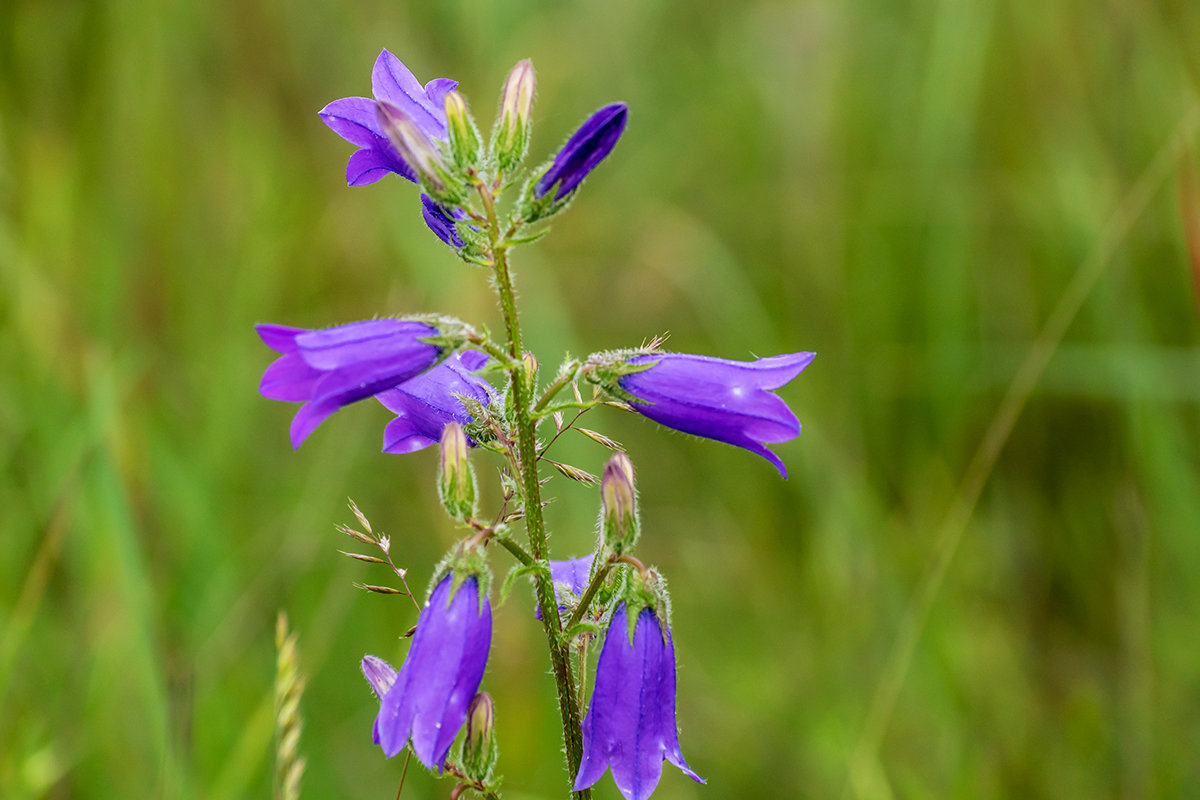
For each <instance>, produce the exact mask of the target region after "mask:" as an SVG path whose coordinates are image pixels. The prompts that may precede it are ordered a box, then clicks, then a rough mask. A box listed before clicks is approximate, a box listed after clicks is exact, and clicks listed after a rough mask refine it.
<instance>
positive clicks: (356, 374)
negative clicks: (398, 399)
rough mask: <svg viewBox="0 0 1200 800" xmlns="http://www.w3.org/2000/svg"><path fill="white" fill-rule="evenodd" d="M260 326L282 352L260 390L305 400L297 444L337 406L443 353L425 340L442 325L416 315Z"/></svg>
mask: <svg viewBox="0 0 1200 800" xmlns="http://www.w3.org/2000/svg"><path fill="white" fill-rule="evenodd" d="M255 330H257V331H258V335H259V336H260V337H261V338H262V340H263V342H264V343H265V344H266V345H267V347H270V348H271V349H272V350H274V351H275V352H277V353H282V354H283V355H282V356H281V357H280V358H277V359H276V360H275V361H274V362H273V363H272V364H271V365H270V366H269V367H267V369H266V371H265V372H264V373H263V377H262V382H261V383H260V384H259V387H258V390H259V392H260V393H261V394H262V395H263V396H264V397H268V398H270V399H272V400H283V401H285V402H290V403H304V405H303V406H302V407H301V408H300V410H299V411H297V412H296V416H295V417H293V418H292V425H291V439H292V447H299V446H300V443H301V442H303V441H304V440H305V439H306V438H307V437H308V435H309V434H310V433H312V432H313V430H315V429H316V427H317V426H318V425H320V424H321V423H322V422H323V421H324V420H325V419H326V418H327V417H328V416H329V415H330V414H332V413H333V412H334V411H337V410H338V409H339V408H341V407H342V406H345V405H349V404H350V403H353V402H355V401H357V400H362V399H364V398H367V397H370V396H371V395H374V394H378V393H379V392H382V391H384V390H386V389H391V388H392V387H394V386H396V385H398V384H401V383H404V382H405V381H407V380H409V379H410V378H413V377H415V376H417V375H419V374H421V373H422V372H424V371H425V370H427V369H429V368H430V367H431V366H433V365H434V364H435V363H437V360H438V358H440V357H441V353H442V350H441V348H440V347H437V346H436V345H432V344H429V343H428V342H423V341H421V339H422V338H425V337H430V336H437V335H438V333H439V331H438V330H437V328H434V327H432V326H430V325H426V324H425V323H423V322H415V321H412V320H399V319H373V320H367V321H365V322H351V323H349V324H348V325H338V326H337V327H333V328H322V329H320V330H306V329H304V328H292V327H288V326H286V325H258V326H256V327H255Z"/></svg>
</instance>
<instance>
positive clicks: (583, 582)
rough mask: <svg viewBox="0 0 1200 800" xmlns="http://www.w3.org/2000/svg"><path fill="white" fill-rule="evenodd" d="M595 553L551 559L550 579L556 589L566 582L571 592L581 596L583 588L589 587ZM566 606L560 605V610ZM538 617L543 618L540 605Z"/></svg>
mask: <svg viewBox="0 0 1200 800" xmlns="http://www.w3.org/2000/svg"><path fill="white" fill-rule="evenodd" d="M593 558H595V556H594V555H591V556H583V557H582V558H569V559H567V560H566V561H551V562H550V580H551V581H552V582H553V583H554V589H555V591H557V590H558V587H559V585H560V584H565V585H566V586H567V588H568V589H569V590H570V592H571V594H573V595H575V596H576V597H579V596H580V595H582V594H583V590H584V589H586V588H587V585H588V579H589V578H590V577H591V575H592V559H593ZM565 609H566V606H562V605H560V606H559V607H558V610H559V611H560V612H562V611H564V610H565ZM535 613H536V616H537V618H538V619H541V618H542V609H541V607H540V606H539V607H538V608H537V609H536V612H535Z"/></svg>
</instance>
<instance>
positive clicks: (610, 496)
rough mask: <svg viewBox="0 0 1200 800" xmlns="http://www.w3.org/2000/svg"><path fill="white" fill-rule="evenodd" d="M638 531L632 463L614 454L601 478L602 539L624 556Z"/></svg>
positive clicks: (627, 457) (636, 536)
mask: <svg viewBox="0 0 1200 800" xmlns="http://www.w3.org/2000/svg"><path fill="white" fill-rule="evenodd" d="M640 530H641V523H640V522H639V521H638V513H637V496H636V494H635V493H634V484H633V462H632V461H630V460H629V456H627V455H625V454H624V453H617V454H616V455H614V456H613V457H612V458H610V459H609V460H608V463H607V464H605V465H604V475H603V477H601V478H600V531H601V536H602V537H603V539H604V544H605V545H606V546H608V547H609V548H610V549H611V550H612V551H613V552H615V553H625V552H628V551H629V550H631V549H633V545H634V544H635V543H636V542H637V538H638V533H639V532H640Z"/></svg>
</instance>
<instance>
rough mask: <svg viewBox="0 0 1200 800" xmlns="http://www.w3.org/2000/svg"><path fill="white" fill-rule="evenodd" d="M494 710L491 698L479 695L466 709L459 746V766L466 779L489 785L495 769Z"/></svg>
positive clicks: (484, 694) (486, 694) (483, 694)
mask: <svg viewBox="0 0 1200 800" xmlns="http://www.w3.org/2000/svg"><path fill="white" fill-rule="evenodd" d="M495 728H496V707H495V704H494V703H493V702H492V696H491V695H490V694H488V693H487V692H480V693H479V694H477V695H475V697H474V698H472V700H471V703H470V705H468V706H467V733H466V736H465V737H464V738H463V743H462V767H463V772H465V773H466V774H467V777H469V778H471V779H473V780H477V781H483V782H484V783H485V784H486V783H489V782H490V781H491V778H492V769H493V768H494V767H495V766H496V756H497V753H498V748H497V746H496V731H495Z"/></svg>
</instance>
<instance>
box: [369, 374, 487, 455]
mask: <svg viewBox="0 0 1200 800" xmlns="http://www.w3.org/2000/svg"><path fill="white" fill-rule="evenodd" d="M487 360H488V357H487V356H486V355H485V354H483V353H480V352H479V351H477V350H465V351H463V352H461V353H455V354H453V355H451V356H450V357H449V358H447V359H446V360H445V361H443V362H442V363H440V364H438V365H437V366H436V367H434V368H433V369H431V370H429V371H428V372H425V373H422V374H421V375H418V376H417V377H415V378H413V379H411V380H408V381H406V382H404V383H403V384H401V385H400V386H397V387H396V388H395V389H388V390H387V391H385V392H380V393H379V394H377V395H376V398H377V399H378V400H379V402H381V403H383V404H384V406H386V407H387V409H388V410H389V411H391V412H392V413H394V414H396V418H395V419H394V420H392V421H391V422H389V423H388V426H387V427H386V428H385V429H384V431H383V452H385V453H415V452H416V451H418V450H423V449H425V448H426V447H429V445H431V444H437V442H438V441H439V440H440V439H441V438H442V429H443V428H445V427H446V425H447V423H450V422H457V423H459V424H460V425H466V424H468V423H471V422H474V421H475V420H474V418H472V416H471V415H470V414H469V413H467V410H466V408H464V407H463V403H462V400H460V399H459V396H464V397H471V398H474V399H475V400H478V401H479V402H480V403H482V404H483V405H485V406H486V405H488V404H489V403H490V402H491V399H492V395H493V393H494V390H493V389H492V386H491V384H489V383H488V382H487V381H485V380H484V379H483V378H480V377H478V376H476V375H472V374H471V373H473V372H475V371H477V370H479V369H481V368H482V367H483V365H484V364H485V363H486V362H487ZM467 442H468V444H474V442H472V441H471V440H470V439H468V440H467Z"/></svg>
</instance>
